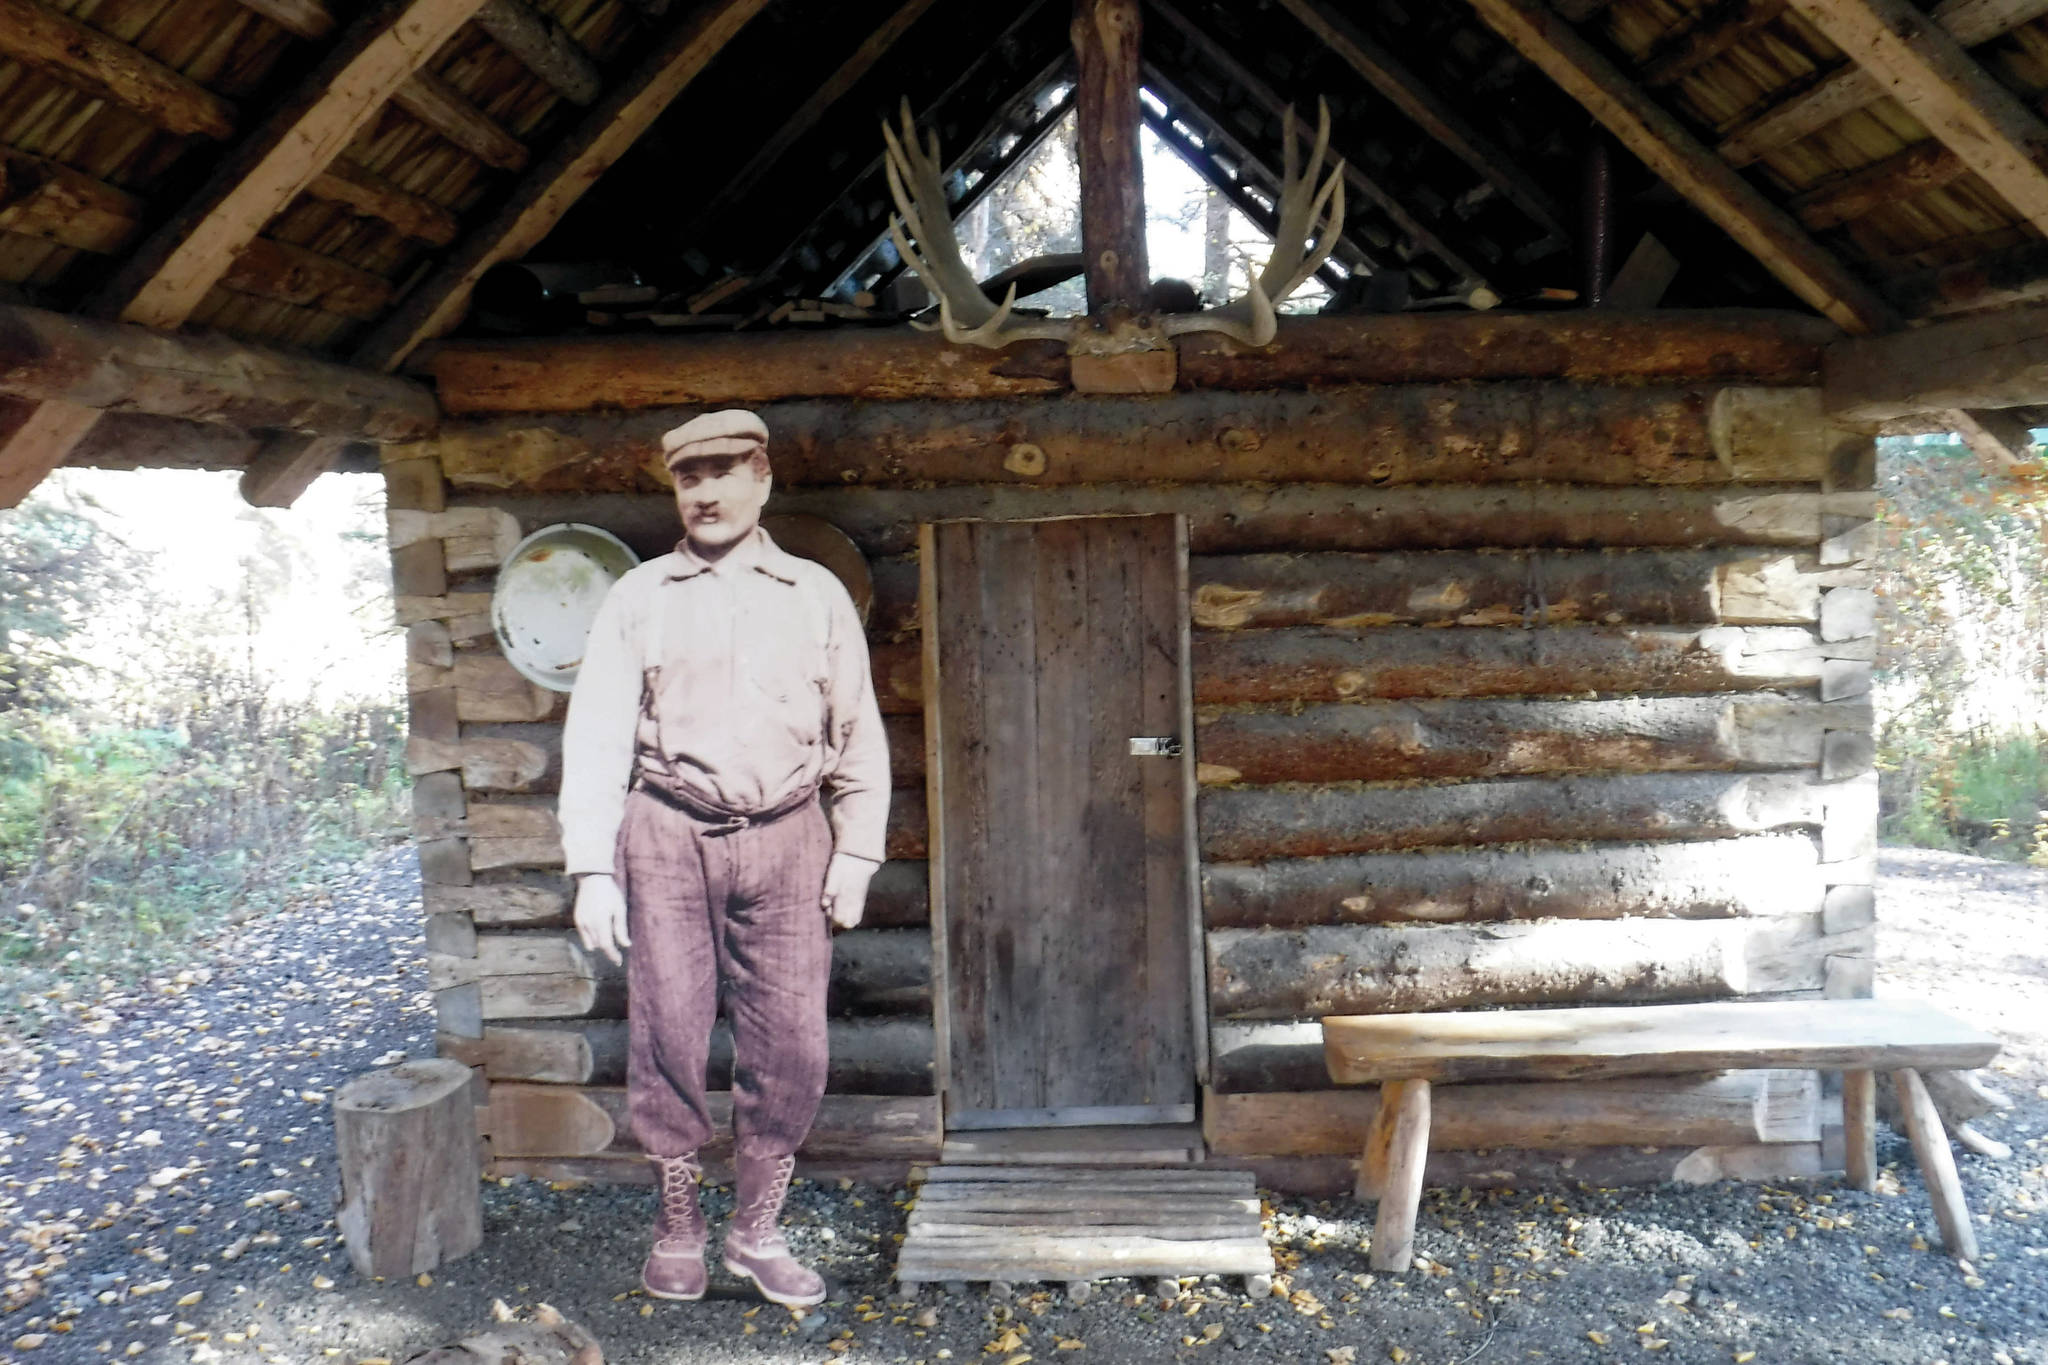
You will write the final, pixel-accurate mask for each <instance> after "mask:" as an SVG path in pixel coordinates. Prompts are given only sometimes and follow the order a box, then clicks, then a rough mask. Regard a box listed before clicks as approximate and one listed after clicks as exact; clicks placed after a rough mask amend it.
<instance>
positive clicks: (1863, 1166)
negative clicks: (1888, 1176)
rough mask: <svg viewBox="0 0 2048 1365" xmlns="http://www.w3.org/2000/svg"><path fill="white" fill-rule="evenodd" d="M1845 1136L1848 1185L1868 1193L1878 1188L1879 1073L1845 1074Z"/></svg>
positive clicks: (1843, 1111) (1843, 1132) (1858, 1072)
mask: <svg viewBox="0 0 2048 1365" xmlns="http://www.w3.org/2000/svg"><path fill="white" fill-rule="evenodd" d="M1842 1138H1843V1145H1844V1146H1845V1147H1846V1148H1847V1158H1846V1160H1847V1165H1848V1168H1849V1184H1850V1185H1851V1186H1852V1187H1854V1188H1856V1189H1859V1190H1861V1191H1863V1192H1864V1193H1865V1194H1870V1193H1872V1192H1873V1191H1875V1190H1876V1189H1877V1073H1876V1072H1874V1071H1844V1072H1843V1073H1842Z"/></svg>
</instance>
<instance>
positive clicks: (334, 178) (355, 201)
mask: <svg viewBox="0 0 2048 1365" xmlns="http://www.w3.org/2000/svg"><path fill="white" fill-rule="evenodd" d="M306 193H307V194H310V195H312V196H313V197H314V198H315V199H324V200H326V201H327V202H328V203H331V204H346V205H347V206H348V207H349V208H351V209H354V210H355V211H356V212H357V213H360V214H364V215H366V216H368V217H371V218H378V219H382V220H383V221H384V222H386V223H389V224H390V225H391V226H392V227H393V228H394V229H396V230H397V231H399V232H401V233H403V234H404V235H406V236H407V237H411V238H413V239H414V240H416V241H421V242H425V243H427V244H428V245H429V246H447V245H448V244H449V243H451V242H453V241H454V240H455V237H456V234H457V233H458V232H459V231H460V230H461V227H460V224H459V223H458V222H457V220H456V217H455V215H454V214H453V213H452V212H450V211H449V210H447V209H445V208H443V207H441V205H439V204H437V203H435V202H434V201H433V200H431V199H428V198H426V197H425V196H424V195H418V194H414V193H412V192H411V191H410V190H404V189H400V188H399V187H398V186H396V185H394V184H392V183H391V182H390V181H389V180H386V179H385V178H384V177H383V176H381V175H378V174H377V173H376V172H374V171H371V170H367V169H365V168H364V167H362V166H358V165H356V164H355V163H354V162H353V161H346V160H343V159H342V158H340V157H336V158H335V159H334V160H333V161H332V162H330V163H329V164H328V167H327V169H326V170H324V171H322V172H321V173H320V174H319V175H316V176H314V177H313V183H312V184H310V185H308V186H306Z"/></svg>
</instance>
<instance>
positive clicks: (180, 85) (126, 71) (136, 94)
mask: <svg viewBox="0 0 2048 1365" xmlns="http://www.w3.org/2000/svg"><path fill="white" fill-rule="evenodd" d="M0 56H5V57H11V58H12V59H14V60H15V61H17V62H19V63H21V64H22V65H23V66H26V67H29V68H31V69H33V70H37V71H41V72H42V73H43V74H45V75H47V76H49V77H51V78H52V79H54V80H58V81H61V82H63V83H64V84H65V85H68V86H70V87H71V88H73V89H74V90H79V91H83V92H84V93H85V94H88V95H91V96H93V97H94V98H96V99H103V100H106V101H107V102H108V103H110V104H115V105H119V106H120V107H121V108H123V109H126V110H127V111H128V112H129V113H131V114H134V115H135V116H136V117H137V118H140V119H143V120H145V121H146V122H148V123H151V124H153V125H155V126H156V127H158V128H161V129H163V130H164V131H165V132H167V133H180V134H185V135H192V134H197V135H199V136H201V137H210V138H215V139H219V140H225V139H227V138H230V137H233V136H234V135H235V125H236V111H235V106H234V105H233V104H231V103H229V102H228V101H227V100H224V99H222V98H221V97H220V96H219V95H216V94H214V93H213V92H212V91H210V90H208V89H207V88H206V87H205V86H203V85H201V84H199V82H197V81H195V80H192V79H191V78H190V77H188V76H186V75H185V74H184V73H182V72H179V71H174V70H172V69H171V68H170V67H168V66H165V65H164V64H163V63H162V62H159V61H157V60H156V59H155V58H154V57H150V56H146V55H144V54H143V53H142V52H140V51H137V50H136V49H135V48H133V47H131V46H129V45H128V44H127V43H124V42H122V41H120V40H119V39H118V38H114V37H111V36H109V35H108V34H105V33H102V32H100V30H98V29H96V28H94V27H92V25H90V24H85V23H81V22H79V21H78V20H76V19H74V18H72V17H71V16H70V15H68V14H65V13H63V12H62V11H60V10H54V9H51V8H50V7H48V6H47V5H44V4H41V3H39V0H0Z"/></svg>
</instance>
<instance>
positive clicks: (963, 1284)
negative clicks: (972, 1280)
mask: <svg viewBox="0 0 2048 1365" xmlns="http://www.w3.org/2000/svg"><path fill="white" fill-rule="evenodd" d="M946 1292H947V1293H948V1294H951V1295H952V1296H953V1297H955V1298H958V1297H960V1296H961V1295H963V1294H965V1293H966V1292H967V1281H965V1280H948V1281H946Z"/></svg>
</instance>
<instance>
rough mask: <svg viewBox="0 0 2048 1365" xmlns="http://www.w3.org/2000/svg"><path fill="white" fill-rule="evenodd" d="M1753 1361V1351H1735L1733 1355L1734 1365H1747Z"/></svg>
mask: <svg viewBox="0 0 2048 1365" xmlns="http://www.w3.org/2000/svg"><path fill="white" fill-rule="evenodd" d="M1755 1359H1756V1352H1755V1351H1737V1352H1736V1353H1735V1365H1749V1362H1750V1361H1752V1360H1755Z"/></svg>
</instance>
